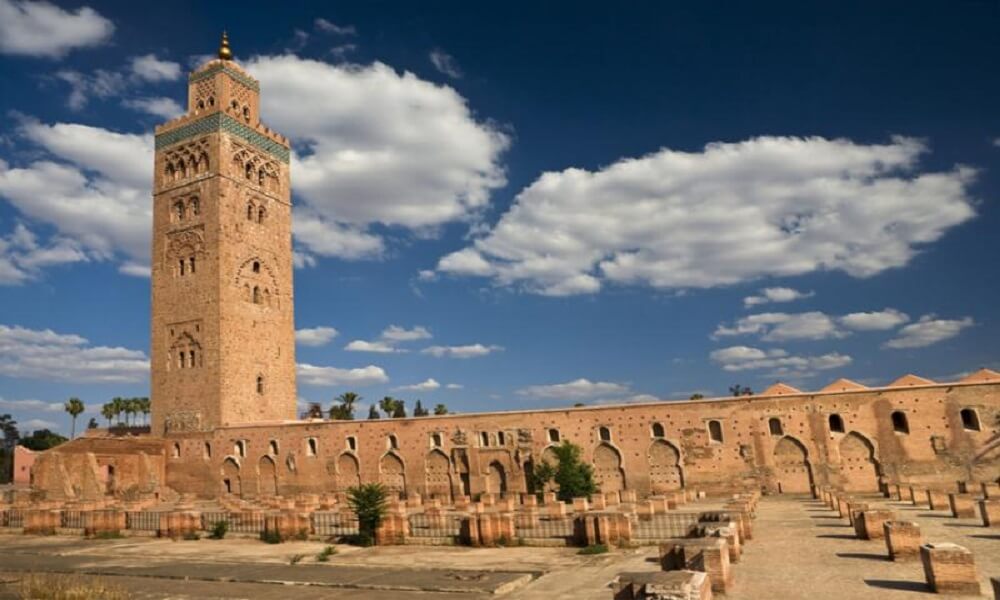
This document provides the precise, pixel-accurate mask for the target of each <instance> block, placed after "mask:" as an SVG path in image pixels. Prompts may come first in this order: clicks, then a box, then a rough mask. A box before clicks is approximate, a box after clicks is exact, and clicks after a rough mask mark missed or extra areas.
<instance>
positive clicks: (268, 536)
mask: <svg viewBox="0 0 1000 600" xmlns="http://www.w3.org/2000/svg"><path fill="white" fill-rule="evenodd" d="M260 541H262V542H264V543H265V544H280V543H281V542H283V541H284V540H283V539H281V534H280V533H278V532H277V531H268V530H266V529H265V530H264V531H261V532H260Z"/></svg>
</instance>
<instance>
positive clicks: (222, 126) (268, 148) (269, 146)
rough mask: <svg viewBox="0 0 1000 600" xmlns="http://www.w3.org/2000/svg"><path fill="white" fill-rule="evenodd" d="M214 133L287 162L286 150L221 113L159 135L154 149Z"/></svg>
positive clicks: (287, 153) (287, 154)
mask: <svg viewBox="0 0 1000 600" xmlns="http://www.w3.org/2000/svg"><path fill="white" fill-rule="evenodd" d="M214 132H224V133H228V134H230V135H233V136H236V137H238V138H240V139H241V140H243V141H244V142H247V143H248V144H250V145H251V146H254V147H256V148H257V149H259V150H263V151H264V152H267V153H268V154H270V155H271V156H273V157H275V158H277V159H278V160H280V161H281V162H284V163H287V162H288V159H289V152H288V148H286V147H284V146H282V145H281V144H279V143H278V142H276V141H274V140H272V139H271V138H269V137H267V136H266V135H264V134H262V133H260V132H259V131H257V130H255V129H253V128H252V127H247V126H246V125H244V124H243V123H240V122H239V121H237V120H236V119H234V118H232V117H230V116H229V115H227V114H225V113H221V112H217V113H212V114H210V115H207V116H205V117H202V118H201V119H198V120H197V121H192V122H191V123H188V124H187V125H184V126H183V127H178V128H177V129H174V130H171V131H167V132H166V133H161V134H160V135H158V136H156V149H157V150H159V149H161V148H166V147H167V146H173V145H174V144H176V143H178V142H182V141H184V140H186V139H189V138H193V137H196V136H199V135H204V134H206V133H214Z"/></svg>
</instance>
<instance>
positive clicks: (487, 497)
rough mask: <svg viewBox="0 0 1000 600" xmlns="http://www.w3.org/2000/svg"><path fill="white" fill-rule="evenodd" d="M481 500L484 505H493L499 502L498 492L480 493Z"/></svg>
mask: <svg viewBox="0 0 1000 600" xmlns="http://www.w3.org/2000/svg"><path fill="white" fill-rule="evenodd" d="M479 501H480V502H482V503H483V506H486V507H491V506H493V505H495V504H496V503H497V496H496V494H480V495H479Z"/></svg>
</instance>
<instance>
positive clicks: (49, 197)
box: [0, 119, 153, 275]
mask: <svg viewBox="0 0 1000 600" xmlns="http://www.w3.org/2000/svg"><path fill="white" fill-rule="evenodd" d="M17 131H18V133H19V134H20V136H21V137H22V138H23V139H24V140H26V141H27V142H29V143H32V144H35V145H37V146H38V147H40V148H42V149H44V150H45V151H47V152H48V153H49V154H50V155H51V156H52V157H54V158H55V159H56V160H51V159H39V160H35V161H34V162H30V163H28V164H27V165H25V166H23V167H12V166H10V165H8V164H7V163H4V162H3V161H0V196H2V197H3V198H5V199H6V200H7V201H9V202H10V203H11V204H13V205H14V206H15V207H16V208H17V209H18V210H19V211H20V212H21V213H22V214H23V215H25V216H26V217H28V218H29V219H33V220H35V221H39V222H42V223H45V224H48V225H51V226H53V227H54V228H55V229H56V230H57V231H58V240H62V241H61V242H59V241H53V240H50V241H49V243H48V245H49V246H56V247H59V245H60V244H61V247H62V249H63V252H64V253H65V251H66V249H67V248H68V247H69V246H67V244H70V243H72V244H75V245H76V247H77V248H79V249H80V250H81V251H83V252H85V253H86V255H87V257H88V258H91V259H97V260H110V259H114V258H123V259H124V263H125V264H124V265H123V266H122V267H121V270H122V271H123V272H125V273H127V274H135V275H141V274H143V272H144V271H145V270H146V269H148V264H149V252H150V244H149V235H150V228H151V226H152V203H151V201H150V194H151V180H152V176H151V174H150V170H151V168H152V164H153V139H152V136H150V135H134V134H122V133H116V132H113V131H109V130H107V129H102V128H99V127H90V126H86V125H79V124H72V123H57V124H54V125H46V124H42V123H39V122H37V121H34V120H30V119H23V120H22V121H21V123H20V125H19V127H18V129H17ZM121 255H124V256H121ZM65 256H68V255H65Z"/></svg>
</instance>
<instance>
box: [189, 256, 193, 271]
mask: <svg viewBox="0 0 1000 600" xmlns="http://www.w3.org/2000/svg"><path fill="white" fill-rule="evenodd" d="M188 268H189V269H190V271H191V274H192V275H193V274H194V257H193V256H192V257H191V258H189V259H188Z"/></svg>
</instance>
